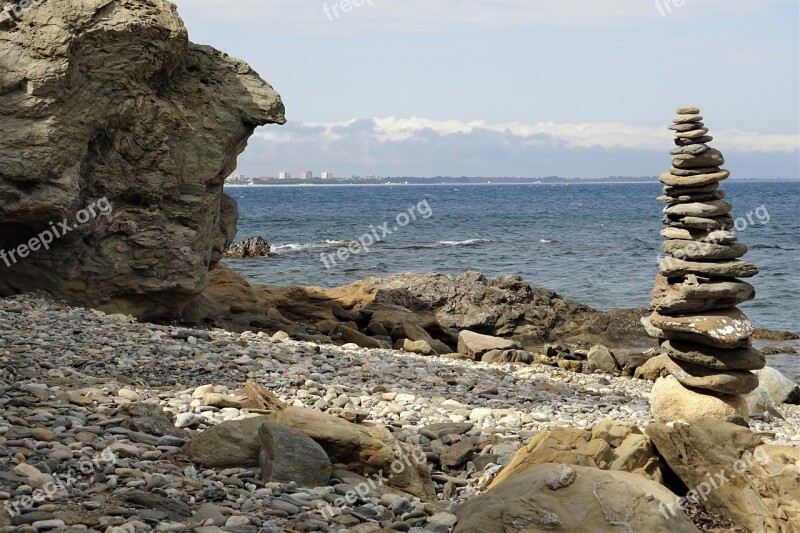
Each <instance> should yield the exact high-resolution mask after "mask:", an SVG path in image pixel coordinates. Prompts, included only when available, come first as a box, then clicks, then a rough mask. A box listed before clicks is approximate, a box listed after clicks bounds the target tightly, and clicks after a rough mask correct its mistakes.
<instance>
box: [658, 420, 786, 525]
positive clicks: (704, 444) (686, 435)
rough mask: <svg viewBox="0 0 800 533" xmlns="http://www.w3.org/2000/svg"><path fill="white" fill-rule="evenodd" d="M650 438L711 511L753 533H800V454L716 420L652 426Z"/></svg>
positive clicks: (672, 467)
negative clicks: (799, 477)
mask: <svg viewBox="0 0 800 533" xmlns="http://www.w3.org/2000/svg"><path fill="white" fill-rule="evenodd" d="M647 434H648V435H649V436H650V437H651V438H652V439H653V442H654V443H655V445H656V447H657V448H658V451H659V453H661V455H663V457H664V459H665V460H666V461H667V463H668V464H669V466H670V468H671V469H672V470H673V471H674V472H675V473H676V474H677V475H678V477H680V478H681V480H682V481H683V482H684V484H685V485H686V486H688V487H691V488H693V489H695V490H696V493H697V494H700V493H702V495H701V496H700V497H699V499H700V501H701V502H702V504H703V506H704V507H705V508H706V509H708V510H710V511H712V512H714V513H718V514H720V515H722V516H723V517H725V518H727V519H729V520H732V521H733V522H734V523H736V524H738V525H741V526H744V527H746V528H747V529H748V530H749V531H764V532H766V531H774V532H784V533H797V532H800V483H798V480H797V479H798V471H799V470H800V449H798V448H790V447H784V446H768V445H764V444H762V442H761V438H760V437H759V436H758V435H756V434H754V433H753V432H751V431H749V430H747V429H745V428H742V427H739V426H737V425H733V424H727V423H725V422H721V421H719V420H714V419H699V420H695V421H694V422H693V423H691V424H682V423H676V424H673V425H672V426H668V425H664V424H652V425H650V426H649V427H648V428H647ZM687 450H688V451H690V452H689V453H687ZM712 482H713V485H712ZM673 503H677V502H673Z"/></svg>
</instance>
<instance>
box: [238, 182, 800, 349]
mask: <svg viewBox="0 0 800 533" xmlns="http://www.w3.org/2000/svg"><path fill="white" fill-rule="evenodd" d="M724 188H725V190H726V191H727V192H728V199H729V201H731V202H732V203H733V205H734V211H733V216H734V218H736V219H737V230H738V231H737V234H738V235H739V239H740V241H742V242H743V243H745V244H747V245H748V246H749V248H750V251H749V253H748V254H747V256H745V259H746V260H748V261H751V262H754V263H755V264H757V265H758V266H759V267H760V268H761V274H760V275H759V276H757V277H756V278H754V279H753V280H752V281H751V283H753V285H755V287H756V289H757V297H756V300H755V301H753V302H748V303H747V304H744V305H743V306H742V308H743V310H745V312H747V314H748V315H749V316H750V318H751V319H752V321H753V322H754V324H755V325H756V326H759V327H767V328H774V329H783V330H791V331H796V332H800V272H798V267H800V182H730V181H729V182H726V183H725V184H724ZM226 192H227V193H228V194H230V195H231V196H232V197H233V198H235V199H236V200H237V201H238V202H239V211H240V221H239V233H238V235H237V239H241V238H244V237H248V236H254V235H260V236H262V237H264V238H265V239H267V241H269V243H270V244H271V245H272V248H273V251H274V252H275V254H276V255H275V256H273V257H270V258H265V259H255V260H244V261H226V263H227V264H228V265H229V266H231V267H233V268H235V269H236V270H238V271H240V272H242V273H243V274H244V275H245V276H246V277H247V278H248V279H249V280H250V281H251V282H255V283H269V284H278V285H321V286H328V287H332V286H336V285H343V284H347V283H351V282H353V281H356V280H358V279H362V278H365V277H369V276H388V275H391V274H394V273H398V272H430V271H440V272H449V273H454V274H457V273H461V272H464V271H466V270H478V271H480V272H483V273H484V274H486V275H487V276H498V275H505V274H517V275H520V276H522V277H523V278H524V279H525V280H526V281H528V282H529V283H531V284H533V285H536V286H539V287H546V288H549V289H553V290H555V291H556V292H558V293H559V294H561V295H562V296H564V297H567V298H570V299H573V300H577V301H580V302H583V303H586V304H588V305H591V306H593V307H596V308H599V309H604V310H608V309H612V308H617V307H639V306H647V305H648V302H649V298H650V296H649V293H650V290H651V289H652V285H653V279H654V276H655V274H656V269H657V265H658V261H659V259H660V258H661V257H662V256H663V254H662V252H661V242H662V240H663V239H662V238H661V237H660V235H659V230H660V229H661V228H662V227H663V226H662V224H661V209H662V208H663V207H664V205H663V204H660V203H659V202H657V201H656V200H655V198H656V197H657V196H658V195H659V194H660V186H659V184H658V183H652V184H598V185H508V186H505V185H483V186H480V185H466V186H465V185H455V186H454V185H448V186H381V187H370V186H364V187H359V186H353V187H285V188H281V187H263V188H229V189H227V191H226ZM412 207H414V217H415V218H416V219H414V217H412V216H408V220H406V216H405V215H408V214H409V210H410V208H412ZM401 213H404V214H405V215H400V214H401ZM748 215H749V216H748ZM398 216H399V217H398ZM384 227H385V228H386V229H388V230H389V231H390V232H391V234H389V235H386V236H385V237H384V236H383V229H382V228H384ZM373 228H374V231H373ZM376 234H377V235H378V236H379V237H380V242H377V243H375V244H373V245H372V246H371V247H370V249H369V252H368V253H365V252H364V251H360V253H358V254H351V255H350V256H349V257H348V258H347V259H346V260H344V261H342V260H341V259H339V258H338V257H336V255H335V254H336V252H337V250H338V249H339V248H341V247H344V246H347V245H348V243H351V242H353V241H357V240H358V239H359V238H362V239H363V240H364V242H365V243H368V242H369V240H370V238H371V240H376V238H375V235H376ZM366 235H369V236H370V238H367V237H366ZM330 254H334V255H333V257H331V255H330ZM323 257H324V258H325V261H323V260H322V258H323ZM798 358H799V359H800V356H798Z"/></svg>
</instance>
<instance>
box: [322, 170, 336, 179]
mask: <svg viewBox="0 0 800 533" xmlns="http://www.w3.org/2000/svg"><path fill="white" fill-rule="evenodd" d="M320 177H321V178H322V179H324V180H332V179H333V172H328V171H327V170H326V171H325V172H323V173H322V174H320Z"/></svg>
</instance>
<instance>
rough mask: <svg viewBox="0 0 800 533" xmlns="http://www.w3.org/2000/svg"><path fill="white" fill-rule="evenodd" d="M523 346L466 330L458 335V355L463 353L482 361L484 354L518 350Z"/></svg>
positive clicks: (508, 340)
mask: <svg viewBox="0 0 800 533" xmlns="http://www.w3.org/2000/svg"><path fill="white" fill-rule="evenodd" d="M520 348H522V346H521V345H520V344H519V343H518V342H517V341H513V340H510V339H503V338H501V337H492V336H491V335H481V334H480V333H474V332H472V331H467V330H464V331H462V332H461V333H459V335H458V353H463V354H465V355H469V356H470V357H473V358H474V359H475V360H476V361H480V360H481V358H482V357H483V354H485V353H487V352H491V351H493V350H501V351H503V350H518V349H520Z"/></svg>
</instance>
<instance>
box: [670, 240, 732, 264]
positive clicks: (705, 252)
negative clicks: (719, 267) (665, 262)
mask: <svg viewBox="0 0 800 533" xmlns="http://www.w3.org/2000/svg"><path fill="white" fill-rule="evenodd" d="M662 248H663V249H664V251H665V252H666V253H668V254H670V255H671V256H672V257H677V258H679V259H686V260H689V261H722V260H729V259H738V258H740V257H742V256H743V255H745V254H746V253H747V246H745V245H744V244H740V243H732V244H711V243H707V242H695V241H685V240H678V239H669V240H666V241H664V242H663V243H662Z"/></svg>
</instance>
